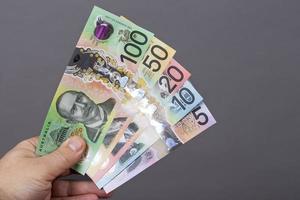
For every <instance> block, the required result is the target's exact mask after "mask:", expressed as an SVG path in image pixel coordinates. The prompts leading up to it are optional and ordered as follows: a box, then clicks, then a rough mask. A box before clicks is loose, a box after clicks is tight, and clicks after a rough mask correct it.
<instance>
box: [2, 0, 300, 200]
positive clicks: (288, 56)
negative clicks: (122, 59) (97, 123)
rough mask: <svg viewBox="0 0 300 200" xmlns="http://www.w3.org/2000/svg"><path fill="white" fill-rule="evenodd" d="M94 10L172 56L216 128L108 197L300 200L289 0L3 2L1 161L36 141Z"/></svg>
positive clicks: (294, 13) (298, 42)
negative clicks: (157, 42)
mask: <svg viewBox="0 0 300 200" xmlns="http://www.w3.org/2000/svg"><path fill="white" fill-rule="evenodd" d="M94 4H95V5H98V6H100V7H102V8H104V9H107V10H109V11H111V12H113V13H115V14H118V15H125V16H127V17H129V18H130V19H132V20H134V21H135V22H136V23H137V24H139V25H141V26H143V27H145V28H147V29H149V30H151V31H153V32H154V33H156V35H157V37H158V38H160V39H161V40H163V41H165V42H166V43H169V44H170V45H171V46H173V47H174V48H176V49H177V54H176V58H177V59H178V60H179V61H180V62H181V63H183V64H184V65H185V66H186V67H187V68H188V69H189V70H190V71H191V73H192V78H191V80H192V82H193V84H194V85H195V87H196V88H197V89H198V90H200V92H201V94H202V95H203V96H204V99H205V102H206V103H207V105H208V107H209V108H210V110H211V112H212V113H213V114H214V116H215V118H216V119H217V121H218V124H217V125H215V126H214V127H212V128H210V129H209V130H208V131H206V134H204V135H201V136H199V137H197V138H196V139H194V140H193V141H191V142H189V143H188V144H186V145H184V146H182V147H181V148H179V149H178V150H177V151H176V152H174V153H173V154H171V155H169V156H168V157H167V158H165V159H163V160H162V161H161V162H159V163H158V164H156V165H155V166H154V167H151V169H148V170H147V171H145V172H144V173H142V174H141V175H139V176H138V177H136V178H135V179H134V180H132V181H130V182H129V183H127V184H126V185H124V186H122V187H120V188H119V189H117V191H115V194H114V197H113V198H112V199H113V200H141V199H144V200H153V199H155V200H166V199H199V200H222V199H224V200H232V199H234V200H241V199H242V200H253V199H261V200H277V199H278V200H282V199H284V200H287V199H300V190H299V187H300V170H299V169H300V157H299V150H300V148H299V144H300V134H299V133H300V132H299V124H300V109H299V102H300V92H299V85H300V78H299V73H300V70H299V63H300V55H299V54H300V23H299V19H300V2H299V1H297V0H248V1H246V0H184V1H175V0H151V1H149V0H105V1H101V0H97V1H96V0H93V1H92V0H85V1H83V0H51V1H41V0H26V1H22V0H19V1H17V0H1V3H0V45H1V49H0V59H1V61H0V63H1V65H0V66H1V71H0V103H1V104H0V111H1V112H0V121H1V129H0V131H1V142H0V144H1V146H0V153H1V154H4V153H5V152H6V151H7V150H8V149H9V148H11V147H13V146H14V145H15V144H16V143H17V142H18V141H20V140H22V139H25V138H28V137H31V136H33V135H38V134H39V131H40V129H41V127H42V124H43V120H44V117H45V115H46V113H47V110H48V107H49V105H50V102H51V100H52V96H53V94H54V92H55V90H56V87H57V85H58V83H59V81H60V79H61V76H62V73H63V71H64V68H65V65H66V64H67V62H68V61H69V58H70V57H71V54H72V52H73V49H74V47H75V44H76V43H77V40H78V38H79V36H80V33H81V31H82V29H83V27H84V25H85V22H86V20H87V18H88V16H89V13H90V11H91V9H92V6H93V5H94ZM0 178H1V177H0Z"/></svg>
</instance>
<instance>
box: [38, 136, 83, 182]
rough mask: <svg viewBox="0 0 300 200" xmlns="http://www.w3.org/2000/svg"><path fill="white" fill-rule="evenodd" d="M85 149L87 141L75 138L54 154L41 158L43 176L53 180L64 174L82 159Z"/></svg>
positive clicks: (67, 141) (70, 139)
mask: <svg viewBox="0 0 300 200" xmlns="http://www.w3.org/2000/svg"><path fill="white" fill-rule="evenodd" d="M85 147H86V144H85V141H84V140H83V139H82V138H81V137H79V136H73V137H70V138H69V139H67V140H66V141H65V142H64V143H63V144H62V145H61V146H60V147H59V148H58V149H57V150H55V151H54V152H52V153H50V154H48V155H45V156H43V157H40V158H39V159H40V162H41V173H42V176H44V177H48V178H47V179H51V180H53V179H55V178H56V177H58V176H59V175H61V174H62V173H64V172H65V171H66V170H67V169H69V168H71V167H72V166H73V165H75V164H76V163H77V162H78V161H79V160H80V159H81V158H82V155H83V153H84V150H85Z"/></svg>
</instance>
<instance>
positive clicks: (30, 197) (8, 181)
mask: <svg viewBox="0 0 300 200" xmlns="http://www.w3.org/2000/svg"><path fill="white" fill-rule="evenodd" d="M37 142H38V138H37V137H34V138H31V139H27V140H24V141H22V142H20V143H19V144H17V145H16V146H15V147H14V148H13V149H11V150H10V151H9V152H8V153H6V154H5V155H4V156H3V157H2V158H1V159H0V199H1V200H2V199H3V200H19V199H22V200H98V199H99V198H108V197H110V195H109V194H106V193H105V192H104V191H103V190H99V189H98V188H97V187H96V185H95V184H94V183H93V182H91V181H68V180H59V179H58V178H59V177H61V176H64V175H68V174H70V168H71V167H72V166H73V165H74V164H75V163H77V162H78V161H79V160H80V158H81V156H82V155H83V153H84V150H85V147H86V144H85V142H84V140H83V139H82V138H81V137H79V136H73V137H71V138H69V139H68V140H66V141H65V142H64V143H63V144H62V145H61V146H60V147H59V148H58V149H57V150H56V151H54V152H52V153H51V154H48V155H45V156H42V157H39V156H37V155H36V154H35V148H36V145H37Z"/></svg>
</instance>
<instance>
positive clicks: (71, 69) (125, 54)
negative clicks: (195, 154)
mask: <svg viewBox="0 0 300 200" xmlns="http://www.w3.org/2000/svg"><path fill="white" fill-rule="evenodd" d="M174 55H175V50H174V49H173V48H172V47H170V46H169V45H168V44H165V43H164V42H162V41H161V40H159V39H158V38H156V37H155V36H154V34H153V33H151V32H150V31H147V30H145V29H143V28H141V27H139V26H138V25H136V24H135V23H134V22H132V21H130V20H128V19H126V18H125V17H119V16H116V15H114V14H112V13H110V12H108V11H105V10H103V9H101V8H98V7H94V8H93V10H92V13H91V15H90V17H89V18H88V21H87V24H86V25H85V27H84V30H83V32H82V34H81V36H80V38H79V41H78V43H77V45H76V48H75V50H74V52H73V55H72V57H71V60H70V61H69V63H68V65H67V67H66V68H65V72H64V74H63V77H62V79H61V82H60V84H59V86H58V88H57V91H56V93H55V95H54V98H53V101H52V103H51V105H50V108H49V111H48V114H47V116H46V119H45V122H44V125H43V128H42V131H41V134H40V138H39V144H38V147H37V151H36V152H37V154H38V155H45V154H48V153H51V152H52V151H54V150H55V149H57V148H58V147H59V146H60V145H61V144H62V143H63V142H64V141H65V140H66V139H67V138H68V137H70V136H73V135H79V136H81V137H83V138H84V139H85V141H86V143H87V147H88V148H87V150H86V152H85V155H84V156H83V158H82V160H81V161H80V162H79V163H77V164H76V165H75V166H74V167H73V168H74V169H75V170H76V171H78V172H79V173H81V174H87V175H88V176H89V177H90V178H91V179H92V180H93V181H94V182H95V183H96V185H97V186H98V187H99V188H104V190H105V191H106V192H110V191H112V190H114V189H115V188H117V187H119V186H120V185H122V184H123V183H125V182H127V181H128V180H130V179H131V178H133V177H134V176H136V175H137V174H139V173H140V172H142V171H143V170H145V169H146V168H148V167H150V166H151V165H153V164H154V163H156V162H157V161H159V160H160V159H161V158H163V157H165V156H166V155H168V154H169V153H170V152H172V151H173V150H174V149H176V148H177V147H179V146H181V145H182V144H184V143H186V142H188V141H189V140H190V139H192V138H193V137H195V136H196V135H198V134H199V133H201V132H203V131H204V130H206V129H207V128H209V127H210V126H212V125H213V124H215V123H216V121H215V119H214V118H213V116H212V114H211V113H210V112H209V110H208V108H207V107H206V105H205V104H204V102H203V98H202V96H201V95H200V94H199V93H198V92H197V91H196V89H195V88H194V87H193V85H192V83H191V82H190V81H189V79H190V76H191V74H190V73H189V72H188V70H187V69H185V68H184V67H183V66H182V65H181V64H179V63H178V62H177V61H176V60H175V59H174Z"/></svg>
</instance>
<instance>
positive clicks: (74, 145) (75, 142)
mask: <svg viewBox="0 0 300 200" xmlns="http://www.w3.org/2000/svg"><path fill="white" fill-rule="evenodd" d="M68 146H69V147H70V149H72V150H73V151H75V152H77V151H80V150H81V148H82V146H83V145H82V142H81V139H80V138H78V137H71V138H69V141H68Z"/></svg>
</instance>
